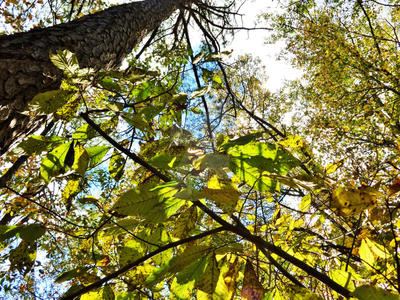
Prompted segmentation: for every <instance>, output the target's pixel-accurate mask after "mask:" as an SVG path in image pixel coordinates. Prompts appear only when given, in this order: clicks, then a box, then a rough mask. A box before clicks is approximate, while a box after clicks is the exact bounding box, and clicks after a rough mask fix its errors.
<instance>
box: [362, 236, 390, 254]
mask: <svg viewBox="0 0 400 300" xmlns="http://www.w3.org/2000/svg"><path fill="white" fill-rule="evenodd" d="M365 241H366V242H367V244H368V246H369V248H370V249H371V251H372V252H373V253H375V255H376V256H378V257H380V258H383V259H388V258H389V257H390V256H391V254H390V253H389V251H388V250H387V249H386V248H385V247H383V246H382V245H379V244H377V243H376V242H374V241H372V240H370V239H369V238H365Z"/></svg>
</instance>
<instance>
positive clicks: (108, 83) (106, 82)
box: [100, 78, 122, 93]
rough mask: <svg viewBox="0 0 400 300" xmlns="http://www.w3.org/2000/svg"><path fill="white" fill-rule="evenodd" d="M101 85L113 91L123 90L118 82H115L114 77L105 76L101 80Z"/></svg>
mask: <svg viewBox="0 0 400 300" xmlns="http://www.w3.org/2000/svg"><path fill="white" fill-rule="evenodd" d="M100 85H101V86H102V87H103V88H105V89H106V90H109V91H111V92H117V93H120V92H121V91H122V88H121V87H120V85H119V84H118V82H115V81H114V80H113V79H112V78H104V79H103V80H102V81H100Z"/></svg>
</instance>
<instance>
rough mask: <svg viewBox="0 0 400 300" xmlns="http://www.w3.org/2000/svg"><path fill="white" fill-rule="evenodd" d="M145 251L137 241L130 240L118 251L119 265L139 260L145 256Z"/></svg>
mask: <svg viewBox="0 0 400 300" xmlns="http://www.w3.org/2000/svg"><path fill="white" fill-rule="evenodd" d="M145 251H146V249H145V248H144V247H143V246H142V244H141V243H140V242H139V240H136V239H132V240H129V241H128V242H126V243H125V245H124V247H122V248H120V249H118V254H119V264H120V265H121V266H125V265H127V264H129V263H131V262H134V261H135V260H137V259H139V258H141V257H142V256H143V255H144V254H145Z"/></svg>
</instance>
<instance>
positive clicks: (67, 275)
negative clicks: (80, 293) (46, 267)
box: [54, 268, 89, 283]
mask: <svg viewBox="0 0 400 300" xmlns="http://www.w3.org/2000/svg"><path fill="white" fill-rule="evenodd" d="M88 270H89V268H76V269H73V270H70V271H67V272H64V273H62V274H60V275H58V276H57V278H56V280H54V282H55V283H62V282H64V281H68V280H71V279H74V278H76V277H78V276H79V275H80V274H83V273H86V271H88Z"/></svg>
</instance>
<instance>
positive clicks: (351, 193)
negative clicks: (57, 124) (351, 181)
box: [331, 186, 381, 216]
mask: <svg viewBox="0 0 400 300" xmlns="http://www.w3.org/2000/svg"><path fill="white" fill-rule="evenodd" d="M378 196H381V194H380V193H379V192H378V191H377V190H375V189H373V188H371V187H365V186H362V187H360V188H357V189H355V188H345V187H338V188H336V189H335V190H334V191H333V193H332V202H331V207H332V208H333V209H337V210H338V211H339V212H340V213H341V214H343V215H345V216H352V215H356V214H359V213H361V212H362V211H364V210H365V209H367V208H373V207H375V206H376V204H377V202H376V198H377V197H378Z"/></svg>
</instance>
